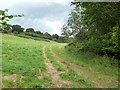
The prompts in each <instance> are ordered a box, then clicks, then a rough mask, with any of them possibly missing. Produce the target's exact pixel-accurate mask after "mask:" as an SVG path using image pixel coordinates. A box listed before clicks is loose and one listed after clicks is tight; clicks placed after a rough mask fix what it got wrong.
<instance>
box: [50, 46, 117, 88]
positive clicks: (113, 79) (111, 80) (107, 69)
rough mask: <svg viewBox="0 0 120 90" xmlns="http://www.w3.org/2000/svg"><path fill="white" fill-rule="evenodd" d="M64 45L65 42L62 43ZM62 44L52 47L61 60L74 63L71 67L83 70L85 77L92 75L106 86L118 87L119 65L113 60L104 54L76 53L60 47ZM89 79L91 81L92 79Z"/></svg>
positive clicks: (92, 77) (93, 78)
mask: <svg viewBox="0 0 120 90" xmlns="http://www.w3.org/2000/svg"><path fill="white" fill-rule="evenodd" d="M62 46H63V47H64V46H65V44H63V45H62ZM60 47H61V45H60V44H57V45H53V46H52V49H53V51H54V52H55V53H56V55H57V56H58V57H60V58H61V61H67V62H68V63H70V64H73V65H72V66H73V67H71V68H73V69H75V71H79V72H81V74H82V75H83V77H86V76H85V75H87V76H90V78H91V79H90V80H91V81H92V80H94V81H97V82H99V83H100V84H101V85H102V86H104V87H109V88H110V87H112V88H114V87H115V88H116V87H118V65H117V62H116V63H115V65H111V63H114V61H115V60H114V61H113V60H110V58H108V57H106V56H104V57H101V56H98V55H96V56H93V54H90V53H86V54H84V53H83V52H81V53H79V54H76V53H71V52H69V51H68V50H67V49H66V48H62V49H61V48H60ZM90 80H89V81H90Z"/></svg>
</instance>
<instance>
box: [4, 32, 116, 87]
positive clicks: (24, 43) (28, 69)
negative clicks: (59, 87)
mask: <svg viewBox="0 0 120 90" xmlns="http://www.w3.org/2000/svg"><path fill="white" fill-rule="evenodd" d="M65 45H67V44H66V43H56V42H53V41H50V42H45V41H40V40H33V39H27V38H21V37H17V36H13V35H7V34H3V35H2V76H3V81H2V82H3V83H2V86H3V87H22V88H28V87H29V88H30V87H31V88H32V87H36V86H38V87H50V88H53V87H54V85H53V84H52V78H51V77H50V75H49V74H48V73H47V68H46V64H45V61H44V58H43V51H42V49H43V46H46V48H45V53H46V56H47V58H48V59H49V60H50V62H51V63H52V65H53V66H54V67H55V69H56V70H57V71H62V72H65V73H62V74H60V77H61V79H63V80H67V81H70V82H71V84H70V85H64V86H63V87H69V88H93V87H98V86H96V84H94V83H93V82H92V81H96V82H98V83H99V84H100V85H102V86H103V87H105V88H106V87H109V88H117V87H118V81H117V80H118V67H117V65H116V63H115V64H114V65H111V63H112V64H113V63H114V61H115V60H114V59H113V60H110V58H108V57H106V56H104V57H101V56H98V55H93V54H91V53H86V54H84V53H82V52H81V53H78V54H75V53H71V52H69V51H68V50H67V49H66V48H64V46H65ZM50 46H52V50H53V52H55V54H56V56H52V54H51V53H50ZM58 61H59V62H58ZM61 61H65V62H67V63H69V64H71V65H72V66H69V65H67V64H62V63H60V62H61ZM78 72H79V73H81V75H78ZM13 74H16V75H17V77H16V82H14V80H5V79H4V76H6V75H13ZM41 75H42V78H38V76H41ZM21 76H24V78H23V79H22V81H21V82H20V78H21ZM86 76H89V79H86Z"/></svg>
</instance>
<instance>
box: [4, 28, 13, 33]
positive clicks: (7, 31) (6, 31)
mask: <svg viewBox="0 0 120 90" xmlns="http://www.w3.org/2000/svg"><path fill="white" fill-rule="evenodd" d="M2 33H11V31H9V30H6V29H5V30H2Z"/></svg>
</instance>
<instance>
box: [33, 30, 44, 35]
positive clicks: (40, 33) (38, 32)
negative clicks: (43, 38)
mask: <svg viewBox="0 0 120 90" xmlns="http://www.w3.org/2000/svg"><path fill="white" fill-rule="evenodd" d="M35 33H37V34H39V35H43V33H42V32H40V31H35Z"/></svg>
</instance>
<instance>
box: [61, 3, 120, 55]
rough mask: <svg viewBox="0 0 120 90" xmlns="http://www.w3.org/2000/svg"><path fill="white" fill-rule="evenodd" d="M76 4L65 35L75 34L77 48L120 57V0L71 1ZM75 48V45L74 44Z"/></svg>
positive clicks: (65, 26)
mask: <svg viewBox="0 0 120 90" xmlns="http://www.w3.org/2000/svg"><path fill="white" fill-rule="evenodd" d="M71 5H74V6H75V7H74V8H73V9H72V10H71V13H70V14H69V18H68V23H67V25H64V26H63V31H62V32H63V33H62V34H63V35H66V36H69V30H70V29H72V30H71V31H72V33H71V34H72V35H75V39H74V41H73V42H74V48H76V49H77V50H76V51H79V50H82V51H91V52H94V53H98V54H105V53H106V54H108V55H110V56H115V57H119V54H120V40H119V37H120V17H119V15H120V2H106V3H105V2H103V3H99V2H76V1H74V2H71ZM72 48H73V47H72Z"/></svg>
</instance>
